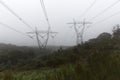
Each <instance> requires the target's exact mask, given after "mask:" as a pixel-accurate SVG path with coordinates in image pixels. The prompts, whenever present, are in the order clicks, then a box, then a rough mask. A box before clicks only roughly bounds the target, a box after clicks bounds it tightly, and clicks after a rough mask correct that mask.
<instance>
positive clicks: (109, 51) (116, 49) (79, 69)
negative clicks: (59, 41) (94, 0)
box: [0, 27, 120, 80]
mask: <svg viewBox="0 0 120 80" xmlns="http://www.w3.org/2000/svg"><path fill="white" fill-rule="evenodd" d="M16 53H17V56H12V57H11V55H8V54H7V55H8V58H7V62H6V60H5V61H4V59H2V61H1V62H0V63H1V64H0V67H1V68H0V69H1V71H2V72H1V76H2V77H1V79H3V80H30V79H31V80H120V76H119V75H120V27H117V28H116V29H115V30H113V33H112V34H109V33H102V34H100V35H99V36H98V37H97V38H94V39H91V40H89V41H87V42H85V43H84V44H81V45H77V46H74V47H70V48H67V49H62V48H59V49H58V50H57V51H54V52H52V53H49V54H47V55H44V56H36V55H34V52H31V51H28V52H25V53H22V52H19V51H17V52H16V51H13V52H11V54H12V55H15V54H16ZM18 54H19V55H18ZM21 54H24V56H23V55H22V56H21V57H20V55H21ZM25 54H26V55H25ZM0 59H1V58H0ZM6 70H7V71H6Z"/></svg>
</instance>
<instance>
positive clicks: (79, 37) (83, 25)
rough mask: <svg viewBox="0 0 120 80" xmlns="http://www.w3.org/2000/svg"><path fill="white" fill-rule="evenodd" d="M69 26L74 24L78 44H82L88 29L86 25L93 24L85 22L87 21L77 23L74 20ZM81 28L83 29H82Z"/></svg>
mask: <svg viewBox="0 0 120 80" xmlns="http://www.w3.org/2000/svg"><path fill="white" fill-rule="evenodd" d="M68 24H72V25H73V26H74V30H75V33H76V38H77V39H76V44H77V45H78V44H82V43H83V34H84V30H85V28H86V25H88V24H92V23H91V22H87V21H85V19H84V20H83V21H81V22H76V21H75V20H74V19H73V22H71V23H68ZM80 27H81V28H80Z"/></svg>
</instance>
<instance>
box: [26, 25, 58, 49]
mask: <svg viewBox="0 0 120 80" xmlns="http://www.w3.org/2000/svg"><path fill="white" fill-rule="evenodd" d="M27 33H28V34H33V35H35V36H36V40H37V43H38V47H39V48H40V49H43V48H46V47H47V44H48V41H49V38H50V37H52V36H54V35H53V34H55V35H56V34H57V32H53V31H51V30H47V31H38V29H37V27H36V28H35V31H34V32H27ZM51 35H52V36H51ZM54 37H55V36H54ZM42 41H43V42H42Z"/></svg>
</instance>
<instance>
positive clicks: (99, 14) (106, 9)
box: [90, 0, 120, 20]
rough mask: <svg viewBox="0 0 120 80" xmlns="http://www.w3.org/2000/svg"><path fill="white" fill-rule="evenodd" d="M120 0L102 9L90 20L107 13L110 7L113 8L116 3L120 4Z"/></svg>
mask: <svg viewBox="0 0 120 80" xmlns="http://www.w3.org/2000/svg"><path fill="white" fill-rule="evenodd" d="M119 2H120V0H117V1H116V2H115V3H113V4H111V5H110V6H108V7H107V8H105V9H104V10H103V11H101V12H100V13H98V14H97V15H95V16H94V17H92V18H91V19H90V20H94V19H95V18H97V17H99V16H101V15H102V14H103V13H105V12H106V11H108V10H109V9H110V8H112V7H113V6H115V5H116V4H118V3H119Z"/></svg>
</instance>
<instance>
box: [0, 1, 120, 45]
mask: <svg viewBox="0 0 120 80" xmlns="http://www.w3.org/2000/svg"><path fill="white" fill-rule="evenodd" d="M2 1H3V2H4V3H5V4H6V5H7V6H9V8H11V9H12V10H13V11H14V12H16V13H17V14H18V15H19V16H20V17H22V19H24V20H25V21H26V22H27V23H28V24H29V25H31V26H32V28H33V29H35V27H37V28H38V29H39V30H47V29H48V25H47V22H46V20H45V17H44V13H43V10H42V7H41V4H40V1H39V0H2ZM116 1H118V0H97V1H96V3H95V4H94V5H93V7H92V8H91V9H90V10H89V11H88V12H87V13H86V14H85V15H83V16H82V17H81V15H82V14H83V13H84V11H85V10H86V9H88V7H89V6H90V5H91V4H92V3H93V2H94V0H44V3H45V7H46V10H47V14H48V17H49V20H50V24H51V29H52V31H55V32H58V34H57V36H56V37H55V39H54V40H53V39H52V38H50V40H49V43H48V44H49V45H58V46H62V45H65V46H72V45H75V44H76V35H75V31H74V28H73V27H71V25H68V24H67V23H69V22H72V21H73V18H74V19H75V20H76V21H78V22H79V21H82V20H83V19H84V18H85V19H86V20H87V21H89V20H90V19H91V18H92V17H94V16H95V15H97V14H98V13H100V12H101V11H103V10H104V9H105V8H107V7H108V6H110V5H111V4H113V3H115V2H116ZM119 7H120V2H118V3H117V4H116V5H115V6H113V7H111V8H110V9H109V10H107V11H105V12H104V13H103V14H101V15H100V16H99V17H97V18H95V19H94V20H90V22H92V24H91V25H90V26H89V27H87V28H86V30H85V34H84V41H86V40H88V39H91V38H94V37H96V36H98V35H99V34H100V33H102V32H109V33H111V32H112V28H113V26H115V25H116V24H119V23H120V18H119V17H120V15H119V14H116V15H114V16H112V17H110V18H109V19H106V20H105V21H103V22H99V21H101V20H103V19H105V18H107V17H109V16H111V15H113V14H115V13H117V12H119V11H120V10H119ZM0 22H2V23H4V24H7V25H9V26H11V27H12V28H15V29H17V30H19V31H21V32H23V33H26V32H31V29H30V28H28V27H27V26H26V25H25V24H23V23H22V22H21V21H20V20H19V19H17V18H16V17H15V16H14V15H13V14H12V13H10V12H9V11H8V10H7V9H6V8H5V7H4V6H3V5H1V4H0ZM96 22H98V23H96ZM95 23H96V24H95ZM0 43H11V44H16V45H23V46H33V45H34V46H35V45H37V43H36V41H33V40H32V39H30V38H29V37H27V36H23V35H21V34H19V33H17V32H15V31H13V30H11V29H9V28H6V27H4V26H2V25H0Z"/></svg>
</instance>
